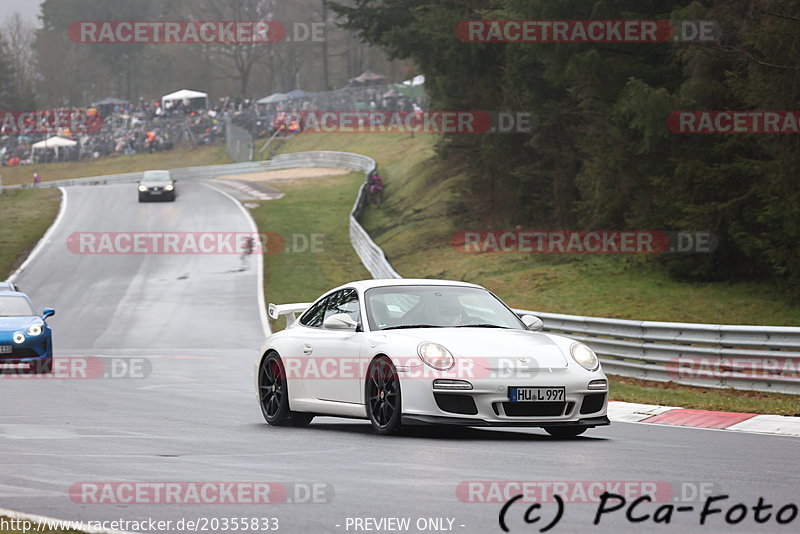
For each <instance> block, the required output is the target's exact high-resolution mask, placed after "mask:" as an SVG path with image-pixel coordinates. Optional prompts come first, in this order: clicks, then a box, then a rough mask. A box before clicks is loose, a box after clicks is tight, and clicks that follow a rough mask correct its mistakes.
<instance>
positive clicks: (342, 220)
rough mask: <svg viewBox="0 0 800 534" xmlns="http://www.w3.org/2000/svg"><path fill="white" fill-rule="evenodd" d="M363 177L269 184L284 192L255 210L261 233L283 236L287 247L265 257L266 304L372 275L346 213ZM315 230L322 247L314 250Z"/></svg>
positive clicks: (311, 294) (310, 295) (300, 298)
mask: <svg viewBox="0 0 800 534" xmlns="http://www.w3.org/2000/svg"><path fill="white" fill-rule="evenodd" d="M363 181H364V176H363V174H361V173H350V174H346V175H341V176H333V177H326V178H314V179H313V180H307V181H304V180H296V181H291V182H290V181H286V182H282V183H280V184H277V185H276V184H270V185H272V186H274V187H277V188H278V189H279V190H280V191H282V192H283V193H284V194H285V196H284V197H282V198H280V199H277V200H272V201H269V202H265V203H263V204H262V205H261V206H260V207H259V208H257V209H254V210H252V212H251V213H252V215H253V218H254V219H255V221H256V224H257V225H258V228H259V231H260V232H262V233H266V232H275V233H278V234H280V235H281V236H282V237H283V241H284V246H285V248H284V252H280V253H274V254H266V255H265V256H264V292H265V293H264V294H265V295H266V298H267V301H268V302H274V303H276V304H283V303H289V302H308V301H311V300H314V299H315V298H317V297H318V296H319V295H320V294H322V293H324V292H325V291H327V290H329V289H331V288H334V287H336V286H339V285H341V284H345V283H347V282H350V281H353V280H361V279H364V278H369V277H370V276H369V273H368V272H367V270H366V269H365V268H364V266H363V265H362V264H361V261H360V260H359V259H358V256H357V255H356V253H355V251H354V250H353V247H352V246H351V245H350V227H349V221H348V216H347V215H348V213H349V212H350V208H351V207H352V205H353V201H354V200H355V197H356V195H357V194H358V188H359V186H360V185H361V183H363ZM315 234H316V235H317V236H318V237H317V238H316V239H317V241H316V242H317V243H319V245H320V246H316V247H313V248H312V245H311V243H312V242H313V241H312V239H313V237H312V236H314V235H315ZM295 236H300V237H295ZM306 239H307V240H308V241H307V242H306ZM306 243H308V245H306ZM268 248H269V247H268ZM281 322H282V321H281ZM273 326H277V325H273Z"/></svg>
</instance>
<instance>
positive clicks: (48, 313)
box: [42, 308, 56, 319]
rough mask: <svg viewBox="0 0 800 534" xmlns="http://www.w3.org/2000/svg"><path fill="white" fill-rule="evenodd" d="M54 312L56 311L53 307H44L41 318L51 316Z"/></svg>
mask: <svg viewBox="0 0 800 534" xmlns="http://www.w3.org/2000/svg"><path fill="white" fill-rule="evenodd" d="M55 314H56V311H55V310H54V309H53V308H45V309H44V310H42V319H47V318H48V317H52V316H53V315H55Z"/></svg>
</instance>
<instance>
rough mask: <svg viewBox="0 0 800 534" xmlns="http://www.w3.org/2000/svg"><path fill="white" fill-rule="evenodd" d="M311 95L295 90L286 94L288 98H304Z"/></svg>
mask: <svg viewBox="0 0 800 534" xmlns="http://www.w3.org/2000/svg"><path fill="white" fill-rule="evenodd" d="M311 95H312V93H307V92H306V91H303V90H302V89H295V90H294V91H289V92H288V93H286V96H288V97H289V98H306V97H309V96H311Z"/></svg>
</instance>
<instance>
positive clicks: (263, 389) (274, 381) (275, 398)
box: [258, 352, 314, 426]
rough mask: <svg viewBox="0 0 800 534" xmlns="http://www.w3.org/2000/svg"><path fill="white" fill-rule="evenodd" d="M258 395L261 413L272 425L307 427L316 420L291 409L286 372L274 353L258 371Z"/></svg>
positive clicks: (263, 362)
mask: <svg viewBox="0 0 800 534" xmlns="http://www.w3.org/2000/svg"><path fill="white" fill-rule="evenodd" d="M258 395H259V399H260V402H259V404H260V405H261V413H262V414H263V415H264V419H265V420H266V421H267V423H269V424H270V425H273V426H306V425H308V424H309V423H310V422H311V420H312V419H314V416H313V415H310V414H306V413H300V412H293V411H291V410H290V409H289V391H288V388H287V380H286V370H285V368H284V367H283V362H282V361H281V359H280V357H279V356H278V355H277V354H276V353H274V352H272V353H270V354H269V356H267V357H266V358H265V359H264V360H263V361H262V362H261V367H260V368H259V370H258Z"/></svg>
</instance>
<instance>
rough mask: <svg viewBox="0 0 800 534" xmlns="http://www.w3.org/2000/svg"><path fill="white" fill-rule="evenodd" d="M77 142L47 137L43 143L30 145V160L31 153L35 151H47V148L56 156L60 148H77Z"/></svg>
mask: <svg viewBox="0 0 800 534" xmlns="http://www.w3.org/2000/svg"><path fill="white" fill-rule="evenodd" d="M77 145H78V142H77V141H73V140H72V139H66V138H64V137H58V136H57V135H55V136H53V137H48V138H47V139H45V140H44V141H39V142H38V143H34V144H32V145H31V158H32V157H33V153H34V152H35V151H36V150H42V149H43V150H47V149H48V148H53V149H55V151H56V155H57V154H58V153H59V151H60V150H61V149H62V148H68V147H73V146H77Z"/></svg>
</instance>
